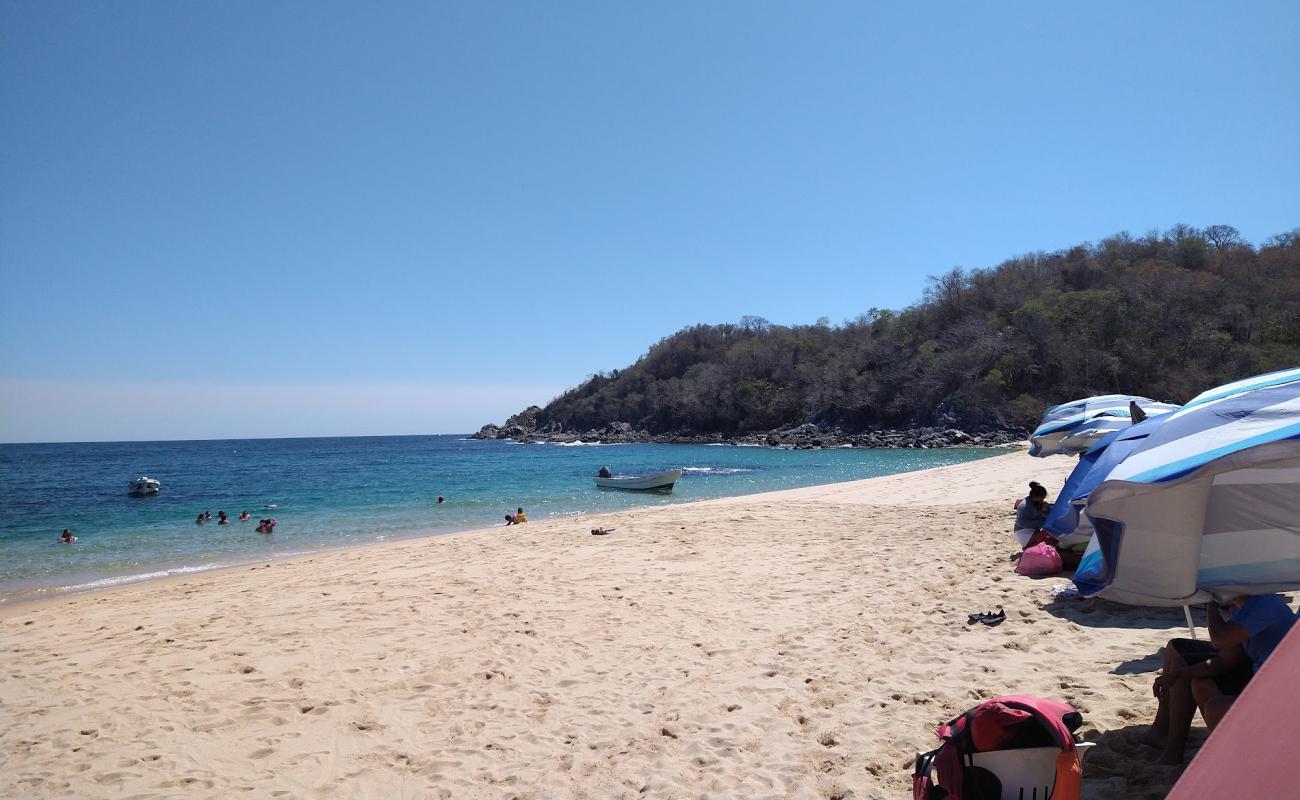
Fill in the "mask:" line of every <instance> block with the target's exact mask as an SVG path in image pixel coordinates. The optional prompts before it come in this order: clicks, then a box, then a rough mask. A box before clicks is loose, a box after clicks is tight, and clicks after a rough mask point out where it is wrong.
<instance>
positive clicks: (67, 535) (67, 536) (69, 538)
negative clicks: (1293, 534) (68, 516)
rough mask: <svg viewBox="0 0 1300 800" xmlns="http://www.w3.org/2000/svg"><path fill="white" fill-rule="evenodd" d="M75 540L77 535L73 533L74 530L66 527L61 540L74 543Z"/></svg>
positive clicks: (64, 542)
mask: <svg viewBox="0 0 1300 800" xmlns="http://www.w3.org/2000/svg"><path fill="white" fill-rule="evenodd" d="M75 541H77V537H75V536H73V535H72V530H71V529H69V528H64V529H63V535H62V536H60V537H59V542H60V543H62V544H72V543H73V542H75Z"/></svg>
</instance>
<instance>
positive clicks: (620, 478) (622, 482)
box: [596, 469, 682, 492]
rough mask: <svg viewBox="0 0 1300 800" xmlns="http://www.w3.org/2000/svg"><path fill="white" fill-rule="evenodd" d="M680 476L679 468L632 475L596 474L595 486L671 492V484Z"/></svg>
mask: <svg viewBox="0 0 1300 800" xmlns="http://www.w3.org/2000/svg"><path fill="white" fill-rule="evenodd" d="M681 477H682V471H681V470H680V469H670V470H668V471H667V472H658V473H655V474H654V475H645V476H642V477H632V476H626V475H612V476H610V477H608V478H602V477H600V476H596V486H598V487H600V488H601V489H631V490H634V491H638V492H671V491H672V490H673V484H675V483H677V481H678V480H679V479H680V478H681Z"/></svg>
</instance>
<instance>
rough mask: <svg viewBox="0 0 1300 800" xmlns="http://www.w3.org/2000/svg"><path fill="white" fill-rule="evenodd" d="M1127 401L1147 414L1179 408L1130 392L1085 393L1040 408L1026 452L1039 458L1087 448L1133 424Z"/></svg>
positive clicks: (1082, 450) (1149, 415)
mask: <svg viewBox="0 0 1300 800" xmlns="http://www.w3.org/2000/svg"><path fill="white" fill-rule="evenodd" d="M1130 403H1132V404H1136V405H1137V407H1138V408H1140V409H1142V411H1143V412H1145V413H1146V415H1147V417H1154V416H1157V415H1160V414H1168V413H1170V412H1172V411H1175V410H1177V408H1178V406H1176V405H1172V404H1170V403H1160V402H1157V401H1155V400H1152V399H1150V398H1147V397H1135V396H1133V395H1129V394H1107V395H1099V396H1097V397H1085V398H1083V399H1082V400H1073V401H1071V402H1069V403H1062V404H1061V405H1059V406H1052V407H1051V408H1049V409H1047V410H1046V411H1044V412H1043V419H1042V421H1041V423H1040V424H1039V426H1038V427H1037V428H1036V429H1035V430H1034V432H1033V434H1032V435H1031V436H1030V437H1029V445H1030V446H1029V455H1031V456H1038V457H1040V458H1041V457H1044V456H1050V455H1056V454H1058V453H1064V454H1067V455H1075V454H1078V453H1084V452H1086V451H1087V450H1088V449H1090V448H1091V447H1092V446H1093V445H1095V444H1097V443H1098V442H1099V441H1101V440H1102V439H1103V438H1105V437H1106V436H1107V435H1109V434H1111V433H1114V432H1115V431H1118V430H1122V429H1124V428H1127V427H1128V426H1129V425H1132V424H1133V420H1132V418H1131V416H1130V414H1131V412H1130V405H1129V404H1130Z"/></svg>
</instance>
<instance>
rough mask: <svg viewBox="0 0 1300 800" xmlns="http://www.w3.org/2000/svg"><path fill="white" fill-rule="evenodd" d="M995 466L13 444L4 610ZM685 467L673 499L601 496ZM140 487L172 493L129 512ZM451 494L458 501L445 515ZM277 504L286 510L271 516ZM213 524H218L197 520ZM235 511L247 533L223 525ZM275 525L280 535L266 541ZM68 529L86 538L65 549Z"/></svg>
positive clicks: (723, 455)
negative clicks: (256, 566)
mask: <svg viewBox="0 0 1300 800" xmlns="http://www.w3.org/2000/svg"><path fill="white" fill-rule="evenodd" d="M995 452H997V451H991V450H985V449H976V448H964V449H946V450H850V449H838V450H800V451H790V450H773V449H768V448H762V447H730V446H714V445H653V444H631V445H580V446H571V445H559V444H516V443H514V442H500V441H482V442H480V441H472V440H467V439H465V438H464V437H462V436H384V437H355V438H331V439H247V440H215V441H192V442H114V443H82V444H23V445H15V444H7V445H0V597H4V598H13V597H15V596H27V595H31V594H43V593H49V592H56V591H63V590H69V589H86V588H94V587H97V586H108V585H114V584H118V583H127V582H131V581H135V580H144V579H148V578H151V577H161V576H163V575H166V574H177V573H184V572H192V571H199V570H205V569H213V568H216V567H221V566H229V565H233V564H242V563H249V562H252V561H260V560H265V559H268V558H273V557H280V556H287V555H294V554H301V553H309V552H313V551H317V550H322V549H326V548H331V547H340V546H345V545H354V544H363V543H370V542H375V541H382V540H386V539H394V538H404V537H411V536H420V535H429V534H436V533H450V532H454V531H460V530H466V529H470V528H482V527H487V526H492V525H502V524H504V522H505V520H504V515H505V514H506V513H507V512H509V511H513V510H514V509H515V508H516V507H517V506H523V507H524V508H525V509H526V511H527V514H528V517H529V518H530V519H532V520H538V519H542V518H546V517H551V516H555V515H564V514H570V515H572V514H579V513H585V512H596V511H615V510H618V509H623V508H629V507H633V506H644V505H663V504H668V503H682V502H688V501H691V500H700V499H705V498H713V497H725V496H733V495H743V494H750V493H754V492H764V491H770V490H773V489H787V488H793V487H798V486H811V485H814V484H820V483H831V482H835V481H845V480H855V479H859V478H869V477H873V476H877V475H888V474H892V473H897V472H906V471H909V470H916V469H926V468H929V467H936V466H943V465H946V464H955V463H960V462H964V461H970V460H973V459H976V458H981V457H984V456H987V455H992V454H994V453H995ZM604 464H608V465H609V466H610V467H611V469H613V470H614V472H615V473H617V474H628V475H640V474H648V473H652V472H658V471H660V470H664V469H669V468H674V467H682V468H684V469H685V470H686V471H685V474H684V475H683V476H682V479H681V481H680V482H679V483H678V484H677V487H676V489H675V491H674V492H673V493H672V494H671V495H663V494H643V493H636V492H619V491H608V490H600V489H597V488H595V485H594V483H593V481H592V480H591V476H592V475H594V474H595V472H596V470H598V469H599V468H600V467H601V465H604ZM139 475H148V476H149V477H151V478H156V479H158V480H160V481H162V486H163V488H162V493H161V494H160V495H158V496H155V497H150V498H135V497H128V496H127V494H126V485H127V482H128V481H130V480H131V479H132V478H135V477H137V476H139ZM438 495H443V496H445V497H446V502H445V503H442V504H437V503H435V502H434V501H435V498H436V497H437V496H438ZM271 504H275V505H276V506H277V507H276V508H274V509H267V508H265V506H268V505H271ZM205 510H209V511H211V512H212V514H213V519H212V520H211V521H210V522H209V523H208V524H207V525H205V526H202V527H200V526H198V525H196V524H195V522H194V518H195V517H196V516H197V515H198V514H199V513H201V512H203V511H205ZM220 510H224V511H225V512H226V513H227V514H228V515H229V516H230V517H231V519H232V520H234V519H235V518H236V517H237V516H238V515H239V512H241V511H245V510H246V511H248V512H249V513H250V514H251V515H252V520H251V521H249V522H238V521H232V523H231V524H230V525H226V526H219V525H217V524H216V514H217V512H218V511H220ZM260 517H275V518H276V520H277V521H278V522H279V523H280V524H279V525H278V526H277V527H276V529H275V533H273V534H272V535H269V536H263V535H260V534H258V533H256V532H255V531H254V528H255V526H256V525H257V520H258V519H259V518H260ZM64 528H72V530H73V532H74V533H76V535H77V536H78V537H79V541H78V542H77V543H76V544H73V545H62V544H59V543H58V542H57V541H56V539H57V538H58V535H59V533H60V531H62V530H63V529H64Z"/></svg>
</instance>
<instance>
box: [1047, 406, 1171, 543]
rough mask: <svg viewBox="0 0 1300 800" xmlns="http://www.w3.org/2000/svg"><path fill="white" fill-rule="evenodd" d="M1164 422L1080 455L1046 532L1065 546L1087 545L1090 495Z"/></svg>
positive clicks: (1117, 434)
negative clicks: (1087, 509) (1086, 508)
mask: <svg viewBox="0 0 1300 800" xmlns="http://www.w3.org/2000/svg"><path fill="white" fill-rule="evenodd" d="M1163 419H1164V416H1163V415H1161V416H1157V417H1148V418H1147V419H1145V420H1143V421H1142V422H1139V423H1137V424H1136V425H1131V426H1129V427H1127V428H1122V429H1120V430H1117V431H1114V432H1112V433H1110V434H1107V435H1106V436H1105V437H1104V438H1103V439H1102V440H1101V441H1099V442H1097V443H1096V444H1094V445H1093V446H1092V447H1090V448H1089V449H1088V451H1087V452H1086V453H1084V454H1083V455H1082V456H1080V457H1079V463H1078V464H1077V465H1076V466H1075V468H1074V471H1073V472H1071V473H1070V477H1069V478H1067V479H1066V481H1065V485H1064V486H1062V487H1061V493H1060V494H1059V495H1057V498H1056V502H1055V503H1053V504H1052V510H1051V512H1049V513H1048V515H1047V521H1046V522H1045V523H1044V524H1043V529H1044V530H1046V531H1047V532H1048V533H1050V534H1052V536H1054V537H1056V539H1057V541H1058V542H1059V543H1061V544H1063V545H1071V544H1077V543H1080V542H1086V541H1088V540H1089V539H1090V538H1092V523H1091V522H1090V521H1089V520H1088V517H1087V515H1086V514H1084V513H1083V510H1084V508H1085V507H1086V506H1087V504H1088V495H1089V494H1091V493H1092V490H1093V489H1095V488H1097V487H1098V486H1100V485H1101V482H1102V481H1104V480H1105V479H1106V476H1107V475H1109V474H1110V471H1111V470H1112V469H1114V468H1115V465H1116V464H1118V463H1120V462H1121V461H1123V460H1124V459H1125V458H1126V457H1127V456H1128V454H1129V453H1132V452H1133V451H1134V450H1136V449H1137V447H1138V445H1140V444H1141V443H1142V441H1143V440H1144V439H1146V438H1147V437H1148V436H1150V435H1151V432H1152V431H1154V430H1155V428H1156V427H1157V426H1158V425H1160V423H1161V421H1162V420H1163Z"/></svg>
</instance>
